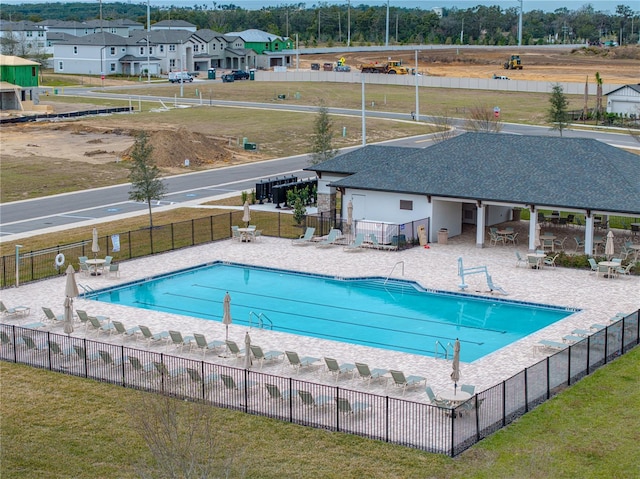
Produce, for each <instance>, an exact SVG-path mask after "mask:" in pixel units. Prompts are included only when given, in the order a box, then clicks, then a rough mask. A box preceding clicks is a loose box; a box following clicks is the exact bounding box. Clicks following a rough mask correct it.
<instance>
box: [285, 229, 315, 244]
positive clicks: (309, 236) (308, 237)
mask: <svg viewBox="0 0 640 479" xmlns="http://www.w3.org/2000/svg"><path fill="white" fill-rule="evenodd" d="M315 232H316V229H315V228H313V227H311V226H309V227H308V228H307V229H306V231H305V232H304V234H303V235H300V238H297V239H294V240H291V244H293V245H298V246H300V245H302V246H304V245H308V244H311V243H312V242H313V235H314V234H315Z"/></svg>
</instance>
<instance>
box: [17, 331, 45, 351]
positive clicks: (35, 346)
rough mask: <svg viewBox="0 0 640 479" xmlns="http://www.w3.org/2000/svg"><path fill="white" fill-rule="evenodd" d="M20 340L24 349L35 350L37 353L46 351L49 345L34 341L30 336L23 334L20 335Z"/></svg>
mask: <svg viewBox="0 0 640 479" xmlns="http://www.w3.org/2000/svg"><path fill="white" fill-rule="evenodd" d="M22 342H23V344H24V346H25V348H26V349H28V350H29V351H35V352H37V353H39V352H42V351H46V350H47V349H49V346H48V345H47V344H46V343H44V342H41V341H38V342H36V341H35V340H34V339H33V338H32V337H31V336H29V335H27V334H24V335H23V336H22Z"/></svg>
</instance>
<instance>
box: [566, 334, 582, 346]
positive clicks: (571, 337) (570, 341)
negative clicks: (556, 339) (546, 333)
mask: <svg viewBox="0 0 640 479" xmlns="http://www.w3.org/2000/svg"><path fill="white" fill-rule="evenodd" d="M583 339H584V338H583V337H580V336H574V335H573V334H567V335H566V336H562V341H563V342H565V343H567V344H575V343H579V342H580V341H582V340H583Z"/></svg>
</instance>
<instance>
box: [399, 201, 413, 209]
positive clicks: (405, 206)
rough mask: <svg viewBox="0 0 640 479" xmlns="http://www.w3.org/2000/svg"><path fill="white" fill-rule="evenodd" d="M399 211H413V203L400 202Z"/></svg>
mask: <svg viewBox="0 0 640 479" xmlns="http://www.w3.org/2000/svg"><path fill="white" fill-rule="evenodd" d="M400 209H401V210H411V211H413V201H408V200H400Z"/></svg>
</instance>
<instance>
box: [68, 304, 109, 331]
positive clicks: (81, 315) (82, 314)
mask: <svg viewBox="0 0 640 479" xmlns="http://www.w3.org/2000/svg"><path fill="white" fill-rule="evenodd" d="M76 314H77V315H78V319H79V320H80V322H81V323H84V328H85V330H86V329H87V328H88V327H89V314H87V312H86V311H85V310H84V309H76ZM93 317H94V318H97V319H98V321H100V322H101V323H104V322H107V321H109V316H99V315H97V314H94V315H93Z"/></svg>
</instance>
